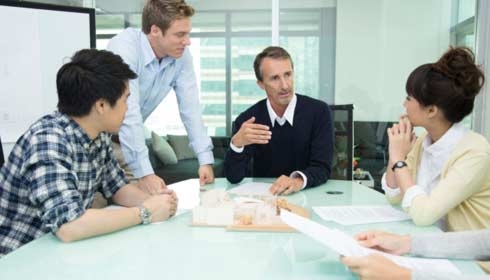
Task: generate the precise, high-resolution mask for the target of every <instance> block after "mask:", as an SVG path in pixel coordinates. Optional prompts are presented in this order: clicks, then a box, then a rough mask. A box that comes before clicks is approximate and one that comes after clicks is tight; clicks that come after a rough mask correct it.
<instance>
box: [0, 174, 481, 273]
mask: <svg viewBox="0 0 490 280" xmlns="http://www.w3.org/2000/svg"><path fill="white" fill-rule="evenodd" d="M251 181H260V182H272V181H273V180H272V179H250V178H248V179H245V180H244V182H251ZM242 183H243V182H242ZM236 186H237V185H232V184H229V183H228V182H227V181H226V179H223V178H217V179H216V182H215V183H214V184H213V185H208V186H206V188H207V189H213V188H226V189H230V188H233V187H236ZM327 192H329V193H331V194H328V193H327ZM288 200H289V201H290V202H291V203H294V204H297V205H303V206H305V207H307V208H309V209H310V211H311V207H312V206H325V205H366V204H386V203H387V202H386V201H385V198H384V197H383V196H382V195H381V194H380V193H378V192H376V191H374V190H372V189H370V188H367V187H365V186H362V185H359V184H357V183H353V182H349V181H335V180H331V181H329V182H328V183H327V184H324V185H322V186H319V187H316V188H312V189H308V190H303V191H301V192H299V193H296V194H294V195H291V196H289V197H288ZM311 217H312V219H313V220H315V221H317V222H320V223H322V224H324V225H326V226H329V227H336V228H339V229H340V230H343V231H345V232H347V233H350V234H355V233H357V232H359V231H362V230H366V229H372V228H377V229H383V230H387V231H392V232H398V233H420V232H433V231H439V229H437V228H436V227H417V226H415V225H414V224H413V223H412V222H411V221H404V222H394V223H382V224H369V225H357V226H341V225H339V224H336V223H333V222H325V221H322V220H321V219H320V218H319V217H318V216H317V215H316V214H315V213H313V212H312V213H311ZM190 222H191V213H190V212H189V213H186V214H182V215H180V216H177V217H174V218H171V219H170V220H169V221H167V222H163V223H159V224H155V225H148V226H136V227H133V228H130V229H127V230H122V231H119V232H116V233H112V234H107V235H104V236H99V237H95V238H91V239H87V240H82V241H78V242H74V243H69V244H65V243H62V242H61V241H59V240H58V239H57V238H56V237H55V236H54V235H52V234H47V235H45V236H43V237H41V238H39V239H37V240H35V241H33V242H31V243H29V244H27V245H25V246H23V247H21V248H20V249H18V250H16V251H14V252H12V253H10V254H8V255H7V256H5V257H3V258H2V259H0V279H104V280H107V279H213V280H214V279H247V280H249V279H356V277H355V276H354V275H353V274H352V273H350V272H349V271H348V270H347V269H346V268H345V267H344V266H343V265H342V264H341V263H340V262H339V256H338V255H337V254H335V253H334V252H333V251H331V250H329V249H327V248H325V247H323V245H321V244H319V243H316V242H315V241H314V240H312V239H310V238H309V237H307V236H304V235H302V234H300V233H270V232H235V231H226V230H225V229H224V228H220V227H192V226H189V224H190ZM454 263H455V264H456V265H457V266H458V268H459V269H460V270H461V271H463V272H465V273H473V274H481V273H482V272H481V270H480V269H479V267H478V266H477V265H476V264H475V263H474V262H465V261H455V262H454Z"/></svg>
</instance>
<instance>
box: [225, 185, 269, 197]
mask: <svg viewBox="0 0 490 280" xmlns="http://www.w3.org/2000/svg"><path fill="white" fill-rule="evenodd" d="M271 185H272V184H270V183H258V182H251V183H245V184H241V185H240V186H238V187H236V188H233V189H230V190H229V191H228V192H229V193H231V194H236V195H261V196H268V195H272V194H271V193H270V192H269V188H270V187H271Z"/></svg>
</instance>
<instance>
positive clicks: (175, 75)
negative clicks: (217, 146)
mask: <svg viewBox="0 0 490 280" xmlns="http://www.w3.org/2000/svg"><path fill="white" fill-rule="evenodd" d="M193 15H194V9H193V8H192V7H191V6H189V5H188V4H187V3H186V2H185V1H184V0H181V1H179V0H177V1H176V0H149V1H148V2H147V3H146V5H145V7H144V9H143V15H142V30H138V29H135V28H128V29H126V30H124V31H123V32H122V33H120V34H118V35H116V36H115V37H114V38H112V39H111V41H110V42H109V45H108V46H107V48H108V49H109V50H111V51H113V52H114V53H117V54H119V55H120V56H121V57H122V58H123V59H124V61H125V62H126V63H127V64H129V66H130V67H131V69H132V70H133V71H134V72H136V73H137V74H138V76H139V77H138V79H135V80H133V81H131V82H130V83H129V87H130V91H131V96H130V97H129V99H128V113H127V114H126V117H125V119H124V122H123V125H122V127H121V130H120V132H119V137H118V138H114V139H113V140H114V142H115V143H114V149H115V150H116V152H117V151H119V150H122V154H123V156H124V157H123V158H120V159H119V162H120V163H121V165H122V166H123V167H124V169H125V171H126V172H127V174H128V176H129V177H130V178H131V179H136V178H137V179H139V182H140V183H139V185H140V186H141V187H142V188H143V189H144V190H146V191H147V192H149V193H153V192H158V190H160V189H162V188H165V187H166V185H165V182H164V181H163V179H162V178H160V177H158V176H156V175H155V174H154V171H153V168H152V166H151V164H150V160H149V157H148V149H147V147H146V145H145V138H144V137H145V136H144V128H143V122H144V120H145V119H146V118H147V117H148V116H149V115H150V114H151V113H152V112H153V111H154V110H155V109H156V108H157V106H158V105H159V104H160V102H162V100H163V99H164V98H165V97H166V96H167V95H168V94H169V92H170V91H171V90H172V89H173V90H174V91H175V95H176V97H177V102H178V106H179V111H180V116H181V119H182V121H183V123H184V126H185V128H186V130H187V134H188V135H189V140H190V141H189V144H190V146H191V147H192V149H193V150H194V152H195V154H196V155H197V158H198V161H199V165H200V167H199V170H198V174H199V179H200V183H201V185H203V184H206V183H211V182H213V181H214V172H213V168H212V164H213V163H214V157H213V153H212V149H213V144H212V142H211V138H209V136H208V135H207V132H206V128H205V127H204V124H203V121H202V117H201V106H200V104H199V92H198V87H197V81H196V76H195V74H194V66H193V61H192V56H191V54H190V52H189V49H188V47H187V46H189V45H190V43H191V41H190V38H189V33H190V31H191V17H192V16H193ZM162 121H164V120H162Z"/></svg>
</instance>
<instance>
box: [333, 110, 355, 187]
mask: <svg viewBox="0 0 490 280" xmlns="http://www.w3.org/2000/svg"><path fill="white" fill-rule="evenodd" d="M330 111H331V112H332V121H333V124H334V136H335V145H334V156H333V162H332V174H331V176H330V178H331V179H339V180H352V160H353V156H354V152H353V150H354V149H353V147H354V143H353V142H354V141H353V139H354V135H353V119H354V116H353V115H354V105H352V104H345V105H330Z"/></svg>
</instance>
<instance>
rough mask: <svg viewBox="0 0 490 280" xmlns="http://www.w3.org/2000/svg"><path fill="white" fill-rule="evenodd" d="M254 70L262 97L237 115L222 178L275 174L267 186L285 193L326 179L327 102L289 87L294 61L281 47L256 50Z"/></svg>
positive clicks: (329, 127) (328, 156)
mask: <svg viewBox="0 0 490 280" xmlns="http://www.w3.org/2000/svg"><path fill="white" fill-rule="evenodd" d="M254 71H255V76H256V78H257V84H258V85H259V87H260V88H261V89H263V90H265V92H266V94H267V98H266V99H263V100H261V101H259V102H258V103H256V104H255V105H253V106H252V107H250V108H249V109H247V110H246V111H245V112H243V113H242V114H240V115H239V116H238V117H237V118H236V120H235V122H234V126H233V131H232V135H233V136H232V138H231V142H230V148H229V149H228V152H227V153H226V156H225V167H224V169H225V175H226V178H227V179H228V180H229V181H230V182H231V183H238V182H240V181H241V180H242V179H243V178H244V177H246V176H253V177H278V178H277V179H276V181H275V182H274V183H273V184H272V186H271V188H270V191H271V193H272V194H285V195H287V194H290V193H293V192H297V191H299V190H302V189H304V188H308V187H314V186H318V185H320V184H323V183H325V182H326V181H327V179H328V178H329V177H330V173H331V169H332V155H333V142H334V140H333V139H334V137H333V126H332V119H331V113H330V109H329V107H328V105H327V104H326V103H325V102H322V101H319V100H316V99H313V98H311V97H308V96H304V95H299V94H296V93H295V92H294V70H293V62H292V60H291V57H290V55H289V53H288V52H287V51H286V50H285V49H283V48H281V47H273V46H271V47H267V48H265V49H264V50H263V51H262V52H261V53H259V54H258V55H257V56H256V58H255V61H254ZM251 162H252V163H253V164H252V167H250V166H249V165H250V163H251Z"/></svg>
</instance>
